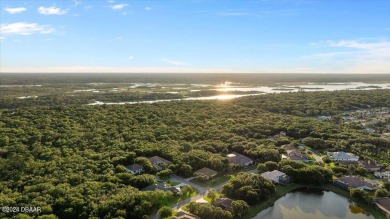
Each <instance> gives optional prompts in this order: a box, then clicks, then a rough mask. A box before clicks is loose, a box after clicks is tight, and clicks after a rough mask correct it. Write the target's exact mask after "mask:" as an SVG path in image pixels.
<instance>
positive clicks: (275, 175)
mask: <svg viewBox="0 0 390 219" xmlns="http://www.w3.org/2000/svg"><path fill="white" fill-rule="evenodd" d="M261 176H262V177H264V178H266V179H268V180H269V181H271V182H273V183H275V184H282V185H285V184H287V183H289V182H290V177H289V176H288V175H286V174H285V173H283V172H280V171H279V170H274V171H268V172H264V173H262V174H261Z"/></svg>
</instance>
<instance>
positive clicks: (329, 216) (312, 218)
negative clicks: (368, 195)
mask: <svg viewBox="0 0 390 219" xmlns="http://www.w3.org/2000/svg"><path fill="white" fill-rule="evenodd" d="M276 218H277V219H336V218H337V219H374V217H373V216H371V215H369V214H367V213H365V211H364V210H363V209H362V208H361V207H359V206H358V205H356V204H355V203H353V202H352V201H350V200H349V199H347V198H345V197H343V196H340V195H338V194H336V193H333V192H327V191H324V192H310V193H309V192H304V191H295V192H291V193H287V194H286V195H285V196H283V197H282V198H280V199H278V200H277V201H276V202H275V204H274V206H272V207H269V208H267V209H265V210H263V211H262V212H260V213H259V214H257V215H256V216H255V217H253V218H252V219H276Z"/></svg>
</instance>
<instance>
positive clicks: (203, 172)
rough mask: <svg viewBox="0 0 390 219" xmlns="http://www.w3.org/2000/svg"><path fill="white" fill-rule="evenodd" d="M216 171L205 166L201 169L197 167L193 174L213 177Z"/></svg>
mask: <svg viewBox="0 0 390 219" xmlns="http://www.w3.org/2000/svg"><path fill="white" fill-rule="evenodd" d="M217 174H218V172H217V171H215V170H212V169H209V168H207V167H203V168H202V169H199V170H197V171H195V173H194V175H195V176H198V177H202V176H207V177H209V178H213V177H214V176H215V175H217Z"/></svg>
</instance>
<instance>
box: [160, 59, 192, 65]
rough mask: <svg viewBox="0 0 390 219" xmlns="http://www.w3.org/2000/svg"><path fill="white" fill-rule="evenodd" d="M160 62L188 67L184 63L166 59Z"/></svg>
mask: <svg viewBox="0 0 390 219" xmlns="http://www.w3.org/2000/svg"><path fill="white" fill-rule="evenodd" d="M161 60H162V61H164V62H166V63H168V64H171V65H189V64H188V63H186V62H181V61H177V60H172V59H167V58H162V59H161Z"/></svg>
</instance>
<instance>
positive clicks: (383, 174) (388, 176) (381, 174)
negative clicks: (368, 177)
mask: <svg viewBox="0 0 390 219" xmlns="http://www.w3.org/2000/svg"><path fill="white" fill-rule="evenodd" d="M374 175H375V177H376V178H379V179H390V171H385V172H374Z"/></svg>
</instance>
